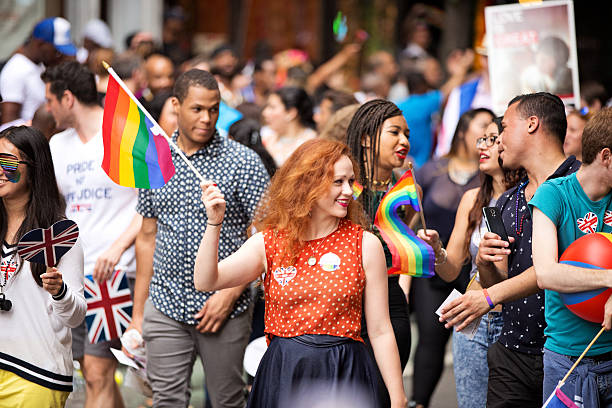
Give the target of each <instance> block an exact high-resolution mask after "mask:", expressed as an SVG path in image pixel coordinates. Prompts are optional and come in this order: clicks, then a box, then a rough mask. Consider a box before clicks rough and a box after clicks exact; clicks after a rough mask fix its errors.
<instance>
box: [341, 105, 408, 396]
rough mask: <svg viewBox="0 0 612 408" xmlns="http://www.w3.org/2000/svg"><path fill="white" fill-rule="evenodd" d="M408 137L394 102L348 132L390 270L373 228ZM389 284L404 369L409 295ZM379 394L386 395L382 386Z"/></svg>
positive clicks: (370, 220)
mask: <svg viewBox="0 0 612 408" xmlns="http://www.w3.org/2000/svg"><path fill="white" fill-rule="evenodd" d="M409 135H410V131H409V129H408V125H407V124H406V120H405V119H404V116H403V115H402V112H401V111H400V110H399V108H398V107H397V106H396V105H395V104H394V103H393V102H389V101H387V100H384V99H375V100H372V101H369V102H367V103H365V104H364V105H362V106H361V107H360V108H359V109H358V110H357V112H355V115H354V116H353V119H352V120H351V123H350V125H349V127H348V130H347V143H348V145H349V148H350V149H351V153H352V154H353V157H354V158H355V160H356V161H357V163H358V165H359V173H360V175H361V178H360V180H359V182H360V183H361V184H362V185H363V192H362V194H361V197H362V202H363V206H364V209H365V213H366V217H367V227H368V229H369V230H370V231H372V232H374V234H376V235H377V236H378V238H379V240H380V242H381V243H382V245H383V248H384V252H385V259H386V266H387V268H389V267H390V266H391V262H392V258H391V253H390V252H389V249H388V247H387V245H386V244H385V242H384V241H383V239H382V238H381V236H380V234H379V233H378V230H377V228H376V227H375V226H374V217H375V215H376V210H377V209H378V205H379V204H380V201H381V199H382V197H383V196H384V195H385V193H386V192H387V191H388V190H389V189H390V188H391V187H392V186H393V184H395V182H396V181H397V180H396V178H395V175H394V174H393V169H396V168H400V167H402V165H403V164H404V161H405V159H406V155H407V154H408V152H409V151H410V142H409V141H408V139H409ZM414 215H415V213H414V210H413V209H412V208H405V209H404V214H403V218H404V220H405V221H406V223H409V220H411V219H412V217H413V216H414ZM408 281H409V280H408ZM387 283H388V288H389V290H388V296H389V315H390V318H391V325H392V326H393V332H394V334H395V340H396V342H397V346H398V349H399V353H400V361H401V365H402V370H403V369H404V368H405V367H406V364H407V363H408V357H409V355H410V342H411V335H410V319H409V316H408V302H407V298H406V293H407V292H404V291H403V290H402V288H401V287H400V283H399V275H389V276H388V278H387ZM361 336H362V337H363V339H364V340H365V341H366V344H369V336H368V329H367V327H366V324H365V322H364V323H363V324H362V325H361ZM380 392H381V393H382V394H383V396H384V387H383V386H382V383H381V386H380ZM386 405H388V401H387V404H386Z"/></svg>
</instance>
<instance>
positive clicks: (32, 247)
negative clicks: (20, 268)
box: [17, 220, 79, 266]
mask: <svg viewBox="0 0 612 408" xmlns="http://www.w3.org/2000/svg"><path fill="white" fill-rule="evenodd" d="M78 237H79V227H77V225H76V223H75V222H74V221H72V220H61V221H58V222H56V223H55V224H53V225H52V226H50V227H49V228H46V229H45V228H37V229H35V230H32V231H30V232H28V233H26V234H25V235H24V236H23V237H22V238H21V240H20V241H19V243H18V244H17V253H18V254H19V256H21V257H22V258H23V259H26V260H28V261H30V262H35V263H39V264H43V265H47V266H55V265H57V263H58V262H59V260H60V258H61V257H62V256H64V254H66V252H68V251H70V249H71V248H72V247H73V246H74V244H76V242H77V238H78Z"/></svg>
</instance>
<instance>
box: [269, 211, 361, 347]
mask: <svg viewBox="0 0 612 408" xmlns="http://www.w3.org/2000/svg"><path fill="white" fill-rule="evenodd" d="M263 236H264V242H265V248H266V260H267V263H268V269H267V273H266V276H265V278H264V291H265V300H266V312H265V332H266V337H267V338H268V340H269V339H271V338H272V337H273V336H278V337H295V336H300V335H303V334H328V335H332V336H339V337H348V338H351V339H353V340H356V341H361V342H363V339H362V338H361V336H360V333H361V313H362V312H361V310H362V299H363V290H364V287H365V272H364V270H363V266H362V262H361V240H362V237H363V229H362V228H361V227H360V226H358V225H356V224H353V223H351V222H350V221H348V220H344V219H343V220H341V221H340V224H339V225H338V229H337V230H336V231H335V232H333V233H331V234H330V235H328V236H326V237H323V238H319V239H316V240H312V241H308V242H307V243H306V245H305V246H304V248H303V249H302V251H301V252H300V254H299V256H298V258H297V260H296V262H295V263H294V264H293V265H290V264H287V262H289V261H288V260H286V261H284V262H282V261H281V251H282V250H281V248H282V247H283V245H281V243H282V239H283V234H282V233H277V232H276V231H275V230H266V231H264V234H263ZM312 257H314V258H315V260H316V263H315V262H312V260H311V262H310V263H313V265H309V262H308V261H309V258H312Z"/></svg>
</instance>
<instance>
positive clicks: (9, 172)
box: [0, 153, 27, 183]
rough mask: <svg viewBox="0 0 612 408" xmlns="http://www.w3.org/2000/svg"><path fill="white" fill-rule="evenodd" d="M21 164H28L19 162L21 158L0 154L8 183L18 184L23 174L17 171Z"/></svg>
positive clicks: (0, 162) (1, 164) (0, 164)
mask: <svg viewBox="0 0 612 408" xmlns="http://www.w3.org/2000/svg"><path fill="white" fill-rule="evenodd" d="M21 163H22V164H26V163H27V162H25V161H23V160H19V158H18V157H17V156H15V155H13V154H9V153H0V167H2V172H3V173H4V175H5V176H6V178H7V179H8V181H10V182H12V183H17V182H18V181H19V179H20V178H21V173H20V172H19V170H17V168H18V167H19V164H21Z"/></svg>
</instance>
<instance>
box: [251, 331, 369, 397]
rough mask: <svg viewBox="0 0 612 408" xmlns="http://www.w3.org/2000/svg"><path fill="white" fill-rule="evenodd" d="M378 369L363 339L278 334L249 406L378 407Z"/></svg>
mask: <svg viewBox="0 0 612 408" xmlns="http://www.w3.org/2000/svg"><path fill="white" fill-rule="evenodd" d="M379 375H380V374H378V370H377V369H376V366H375V365H374V362H373V360H372V357H371V355H370V353H369V352H368V350H367V348H366V346H365V345H364V344H363V343H361V342H358V341H355V340H352V339H348V338H343V337H336V336H327V335H303V336H298V337H291V338H283V337H274V338H273V339H272V342H271V343H270V346H269V347H268V350H267V351H266V353H265V354H264V356H263V358H262V360H261V363H260V364H259V368H258V369H257V375H256V376H255V381H254V382H253V388H252V390H251V395H250V396H249V402H248V404H247V408H279V407H294V408H301V407H312V406H314V405H317V404H322V403H327V404H326V406H351V407H355V408H357V407H358V408H371V407H378V406H380V403H379V399H378V398H379V396H378V391H377V384H378V376H379ZM329 404H331V405H329ZM349 404H350V405H349Z"/></svg>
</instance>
